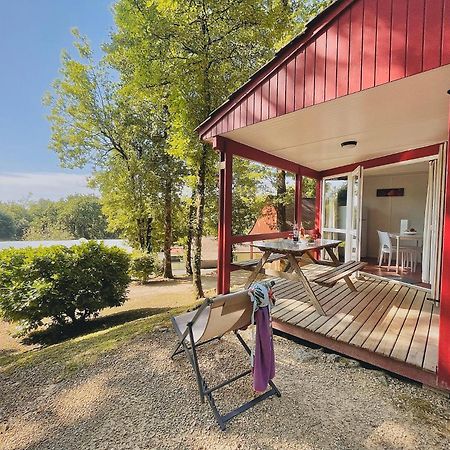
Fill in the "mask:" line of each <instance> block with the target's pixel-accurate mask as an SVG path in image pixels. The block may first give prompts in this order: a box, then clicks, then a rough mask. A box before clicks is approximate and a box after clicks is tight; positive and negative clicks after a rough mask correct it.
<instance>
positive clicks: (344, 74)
mask: <svg viewBox="0 0 450 450" xmlns="http://www.w3.org/2000/svg"><path fill="white" fill-rule="evenodd" d="M349 55H350V13H349V12H348V11H347V12H346V13H345V14H343V15H342V16H341V17H340V18H339V29H338V56H337V96H338V97H342V96H343V95H346V94H348V73H349Z"/></svg>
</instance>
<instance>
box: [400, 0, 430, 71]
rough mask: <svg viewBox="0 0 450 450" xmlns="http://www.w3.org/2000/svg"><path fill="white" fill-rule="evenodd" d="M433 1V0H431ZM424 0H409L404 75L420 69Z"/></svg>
mask: <svg viewBox="0 0 450 450" xmlns="http://www.w3.org/2000/svg"><path fill="white" fill-rule="evenodd" d="M433 1H434V0H433ZM424 12H425V0H409V3H408V28H407V31H406V33H407V42H406V75H407V76H410V75H414V74H416V73H419V72H421V71H422V56H423V25H424V15H425V14H424Z"/></svg>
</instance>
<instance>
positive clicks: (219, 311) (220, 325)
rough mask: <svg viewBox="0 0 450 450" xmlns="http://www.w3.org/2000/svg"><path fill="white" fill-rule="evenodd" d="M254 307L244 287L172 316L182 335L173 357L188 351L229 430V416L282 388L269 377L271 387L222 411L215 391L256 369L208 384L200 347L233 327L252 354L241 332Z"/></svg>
mask: <svg viewBox="0 0 450 450" xmlns="http://www.w3.org/2000/svg"><path fill="white" fill-rule="evenodd" d="M252 310H253V305H252V302H251V300H250V297H249V295H248V291H241V292H236V293H232V294H226V295H220V296H218V297H216V298H214V299H206V300H205V301H204V302H203V303H202V304H201V306H200V307H199V309H197V310H195V311H191V312H188V313H185V314H181V315H179V316H176V317H172V323H173V326H174V328H175V331H176V333H177V335H178V338H179V343H178V345H177V346H176V348H175V351H174V352H173V353H172V356H171V358H172V359H173V358H174V356H175V355H178V354H180V353H182V352H185V354H186V356H187V358H188V360H189V362H190V363H191V365H192V367H193V369H194V373H195V377H196V379H197V384H198V390H199V393H200V400H201V402H202V403H204V401H205V397H206V399H207V400H208V402H209V405H210V406H211V409H212V410H213V413H214V416H215V418H216V420H217V422H218V423H219V426H220V428H221V429H222V430H225V428H226V423H227V422H228V421H229V420H231V419H232V418H233V417H235V416H237V415H238V414H240V413H242V412H244V411H246V410H247V409H249V408H251V407H252V406H254V405H256V404H257V403H259V402H261V401H262V400H265V399H266V398H268V397H270V396H272V395H277V396H278V397H280V396H281V394H280V391H279V390H278V388H277V387H276V386H275V384H274V383H273V382H272V381H269V384H270V390H268V391H266V392H264V393H263V394H261V395H259V396H258V397H256V398H254V399H252V400H250V401H248V402H247V403H244V404H243V405H242V406H240V407H239V408H236V409H235V410H233V411H231V412H229V413H227V414H224V415H222V414H220V412H219V410H218V409H217V407H216V404H215V401H214V398H213V395H212V394H213V392H214V391H217V390H218V389H220V388H223V387H224V386H227V385H229V384H231V383H233V382H234V381H236V380H239V379H240V378H242V377H244V376H246V375H249V374H251V372H252V370H251V369H248V370H246V371H244V372H242V373H240V374H238V375H235V376H233V377H231V378H230V379H228V380H226V381H224V382H222V383H220V384H218V385H216V386H214V387H208V385H207V384H206V381H205V379H204V378H203V376H202V374H201V373H200V368H199V364H198V358H197V348H198V347H199V346H201V345H203V344H206V343H208V342H211V341H214V340H216V339H220V338H221V337H222V336H223V335H224V334H225V333H229V332H231V331H232V332H234V334H235V335H236V337H237V339H238V340H239V342H240V343H241V344H242V346H243V347H244V349H245V351H246V352H247V353H248V354H249V355H250V354H251V350H250V348H249V347H248V345H247V344H246V343H245V341H244V339H243V338H242V336H241V335H240V334H239V330H241V329H243V328H246V327H248V326H249V325H250V323H251V317H252Z"/></svg>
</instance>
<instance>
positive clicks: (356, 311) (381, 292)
mask: <svg viewBox="0 0 450 450" xmlns="http://www.w3.org/2000/svg"><path fill="white" fill-rule="evenodd" d="M392 289H393V286H392V283H385V284H384V286H383V285H378V286H377V287H376V288H375V289H374V290H373V291H372V292H375V295H372V293H370V295H367V296H366V297H365V298H363V299H362V300H361V301H360V302H359V303H358V304H357V305H356V306H355V307H353V308H352V309H351V310H350V311H349V312H348V313H347V314H345V315H344V316H343V317H341V319H340V320H339V322H338V323H337V324H336V325H335V326H334V327H332V328H331V329H330V331H328V332H327V336H328V337H331V338H333V339H337V338H338V337H339V336H340V335H341V334H342V333H343V332H344V331H345V330H346V329H347V328H348V327H349V326H350V325H351V324H352V323H354V322H355V321H356V319H357V317H359V315H360V314H361V312H362V311H364V309H366V307H367V305H368V304H369V305H370V304H372V303H376V304H378V303H379V302H381V301H382V300H383V299H384V298H385V297H386V296H387V295H388V294H389V292H390V291H391V290H392ZM341 313H342V311H341V312H340V313H339V314H341Z"/></svg>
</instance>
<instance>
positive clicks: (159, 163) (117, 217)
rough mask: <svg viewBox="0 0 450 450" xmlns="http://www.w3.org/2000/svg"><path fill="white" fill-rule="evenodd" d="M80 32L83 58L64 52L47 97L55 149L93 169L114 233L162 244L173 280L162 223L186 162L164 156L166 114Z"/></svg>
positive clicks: (146, 244)
mask: <svg viewBox="0 0 450 450" xmlns="http://www.w3.org/2000/svg"><path fill="white" fill-rule="evenodd" d="M74 34H75V38H76V40H75V47H76V49H77V51H78V58H77V59H73V58H72V57H71V56H70V55H69V54H68V53H67V52H64V53H63V56H62V67H61V69H60V77H59V78H58V79H57V80H56V81H55V82H54V83H53V94H49V95H48V96H47V97H46V103H47V104H48V105H49V107H50V108H51V111H50V114H49V120H50V121H51V123H52V137H51V145H50V146H51V148H52V149H53V150H55V151H56V153H57V154H58V156H59V158H60V161H61V163H62V164H63V165H64V166H66V167H84V166H85V165H87V164H92V165H94V167H95V173H94V176H93V180H92V183H93V184H94V185H96V186H97V187H98V188H99V190H100V192H101V193H102V201H103V204H104V208H103V210H104V212H105V214H106V215H107V217H108V220H109V225H110V229H111V230H112V231H119V232H121V233H122V234H123V235H124V237H126V238H127V239H128V240H129V241H130V243H131V244H132V245H134V246H136V247H138V248H139V249H141V250H143V251H146V252H152V251H153V250H154V249H155V246H157V247H156V248H159V246H160V244H161V242H162V241H163V243H164V253H165V255H166V260H167V261H166V264H165V269H166V270H165V275H166V276H170V277H171V276H172V271H171V263H170V247H171V245H172V224H171V217H170V216H167V215H165V216H164V221H161V220H158V218H159V217H160V211H161V210H164V211H167V210H169V211H170V210H171V202H172V200H173V196H174V195H176V193H177V190H176V187H177V183H178V177H177V173H178V172H179V169H178V166H182V165H183V164H182V163H179V164H176V163H175V162H174V161H172V156H171V155H168V154H167V153H166V145H167V113H166V110H165V108H164V107H162V105H160V104H155V103H154V102H152V101H151V99H150V98H149V97H146V96H145V95H142V94H141V93H139V92H137V91H136V90H133V89H132V88H131V87H130V86H127V85H125V84H124V83H123V82H122V80H121V79H120V78H118V74H117V73H115V72H114V71H113V70H112V69H111V67H110V66H109V64H108V62H107V61H106V60H101V61H100V62H96V61H95V60H94V57H93V54H92V50H91V48H90V46H89V44H88V42H87V39H86V38H84V37H82V36H81V35H80V34H79V33H78V32H77V31H74ZM175 166H176V167H175ZM174 167H175V168H174ZM168 179H169V180H170V181H169V182H168ZM161 185H164V187H165V189H166V192H164V194H162V195H161V193H162V192H163V190H162V188H161ZM161 228H162V229H164V230H165V231H166V233H165V236H164V238H163V239H161V234H164V233H161V232H160V230H161Z"/></svg>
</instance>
